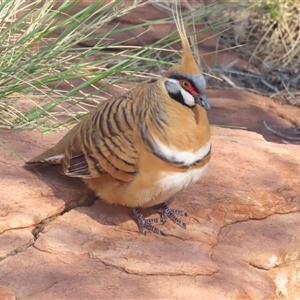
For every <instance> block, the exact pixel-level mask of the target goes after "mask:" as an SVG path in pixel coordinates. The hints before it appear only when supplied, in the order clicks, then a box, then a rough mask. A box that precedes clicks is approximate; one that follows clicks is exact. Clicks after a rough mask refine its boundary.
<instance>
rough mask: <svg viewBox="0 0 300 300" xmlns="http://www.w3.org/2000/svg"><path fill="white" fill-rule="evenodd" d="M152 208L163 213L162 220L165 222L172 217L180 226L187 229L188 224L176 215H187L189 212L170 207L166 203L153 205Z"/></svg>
mask: <svg viewBox="0 0 300 300" xmlns="http://www.w3.org/2000/svg"><path fill="white" fill-rule="evenodd" d="M151 208H152V209H155V210H157V211H158V212H159V213H161V221H162V223H163V224H164V223H165V222H166V221H167V219H168V218H169V219H171V220H172V221H173V222H174V223H175V224H177V225H179V226H180V227H182V228H184V229H186V224H185V223H184V222H182V221H181V220H180V219H179V218H177V217H176V215H180V216H185V217H186V216H187V213H186V212H185V211H184V210H179V209H174V208H170V207H169V206H168V205H167V204H166V203H162V204H158V205H155V206H152V207H151Z"/></svg>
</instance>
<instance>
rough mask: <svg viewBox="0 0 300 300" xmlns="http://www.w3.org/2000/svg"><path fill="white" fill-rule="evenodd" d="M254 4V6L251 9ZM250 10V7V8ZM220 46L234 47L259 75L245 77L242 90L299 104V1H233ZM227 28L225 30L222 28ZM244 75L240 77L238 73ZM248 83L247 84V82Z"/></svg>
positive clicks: (228, 11)
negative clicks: (247, 89) (229, 19)
mask: <svg viewBox="0 0 300 300" xmlns="http://www.w3.org/2000/svg"><path fill="white" fill-rule="evenodd" d="M251 5H252V7H251ZM249 7H250V8H249ZM224 13H227V14H230V15H231V22H229V23H227V24H226V29H227V30H226V31H225V32H223V33H222V34H221V35H220V39H219V41H220V44H222V45H225V46H226V47H233V46H240V47H238V48H235V51H236V52H237V53H238V55H239V56H240V57H242V58H244V59H245V60H246V61H248V62H249V65H252V66H255V67H256V68H257V69H258V70H259V73H260V74H259V76H257V75H258V74H249V76H248V77H249V78H248V80H246V82H245V77H246V79H247V74H245V73H244V74H243V75H244V78H243V79H242V78H241V76H237V78H235V79H237V80H238V78H241V80H243V82H241V87H245V88H251V89H252V90H253V89H254V90H256V91H260V92H261V93H263V94H267V95H268V96H270V97H274V98H277V99H280V100H283V101H287V102H289V103H292V104H296V105H300V92H299V86H300V5H299V2H298V1H297V0H263V1H260V2H258V1H254V0H249V1H248V2H247V3H246V1H240V2H232V3H231V7H230V8H228V9H227V11H226V10H225V11H224ZM223 29H224V28H223ZM238 75H241V74H238ZM247 82H248V83H247Z"/></svg>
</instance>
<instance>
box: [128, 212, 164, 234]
mask: <svg viewBox="0 0 300 300" xmlns="http://www.w3.org/2000/svg"><path fill="white" fill-rule="evenodd" d="M132 212H133V216H134V218H135V219H136V220H137V223H138V226H139V229H140V232H141V233H142V234H144V235H146V233H147V230H146V229H148V230H149V231H152V232H154V233H157V234H160V235H164V236H165V234H164V233H163V232H162V231H161V230H160V229H158V228H157V227H155V226H153V225H152V224H153V223H158V222H163V220H162V218H155V219H145V218H144V216H143V215H142V213H141V212H140V211H139V210H138V209H137V208H133V209H132Z"/></svg>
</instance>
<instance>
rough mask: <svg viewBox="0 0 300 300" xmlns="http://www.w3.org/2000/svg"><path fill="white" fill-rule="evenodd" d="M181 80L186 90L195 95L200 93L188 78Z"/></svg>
mask: <svg viewBox="0 0 300 300" xmlns="http://www.w3.org/2000/svg"><path fill="white" fill-rule="evenodd" d="M179 82H180V85H181V86H182V87H183V88H184V89H185V90H186V91H188V92H189V93H190V94H192V95H193V96H197V95H198V93H197V92H196V91H195V89H194V88H193V86H192V85H191V84H190V83H189V82H188V81H187V80H184V79H180V80H179Z"/></svg>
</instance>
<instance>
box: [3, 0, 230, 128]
mask: <svg viewBox="0 0 300 300" xmlns="http://www.w3.org/2000/svg"><path fill="white" fill-rule="evenodd" d="M56 2H58V4H57V3H56ZM80 2H81V1H78V0H77V1H54V0H49V1H41V0H35V1H30V2H29V1H25V0H4V1H2V2H1V4H0V45H1V54H2V57H1V60H0V127H2V128H14V129H16V128H18V129H20V128H22V129H33V128H37V129H38V130H40V131H42V132H45V131H50V130H53V129H57V128H58V127H60V126H62V125H65V124H70V123H73V122H77V121H78V117H80V116H82V115H84V114H86V113H87V112H88V111H89V110H90V109H91V108H90V106H93V105H96V104H97V103H98V102H100V101H102V100H103V99H104V97H103V92H104V91H105V89H107V88H108V87H110V86H112V85H117V84H120V83H124V82H131V83H132V82H133V81H140V80H141V78H145V77H146V78H147V77H151V76H152V77H153V76H155V75H154V74H150V72H151V71H155V72H156V73H158V74H156V75H160V74H159V72H162V71H163V70H164V69H166V67H167V65H169V64H170V63H172V62H171V61H172V57H173V56H174V55H176V52H175V51H174V50H172V45H173V44H175V43H177V42H178V40H179V39H178V35H177V34H176V33H175V32H173V33H170V34H169V35H167V36H165V37H164V38H163V39H162V40H159V41H157V42H156V43H154V44H151V45H145V46H143V47H128V46H127V47H126V46H123V45H124V43H125V42H126V41H118V42H111V41H112V38H111V36H112V34H114V33H120V32H122V31H126V30H132V29H134V28H137V27H143V28H147V26H151V25H153V24H155V23H160V24H164V23H166V22H172V16H171V14H170V17H169V18H166V19H163V20H156V21H149V22H147V23H143V24H139V25H132V26H128V27H126V28H125V29H124V28H118V26H116V27H115V28H113V29H112V30H107V31H101V32H102V33H101V32H100V33H99V31H98V30H99V29H100V28H103V27H104V26H106V25H107V24H108V23H109V22H110V21H112V20H113V19H115V18H116V17H118V16H121V15H123V14H125V13H127V12H129V11H130V10H131V9H133V8H135V7H137V6H138V5H143V4H145V2H143V3H141V2H140V1H138V0H124V1H121V0H117V1H113V0H112V1H107V0H105V1H104V0H103V1H101V0H99V1H94V2H91V4H89V5H88V6H86V7H85V8H84V9H82V8H81V9H77V10H75V9H76V8H78V5H79V4H80ZM215 9H222V7H221V6H218V7H215V6H206V7H205V8H203V9H202V10H198V12H197V13H196V14H195V13H194V14H191V13H189V16H190V17H189V18H187V19H186V23H187V25H193V24H195V23H197V22H199V20H201V19H202V18H205V17H206V16H207V15H209V14H210V13H212V12H213V11H214V10H215ZM191 15H192V17H191ZM225 21H226V20H220V21H219V22H218V24H215V25H213V26H219V25H220V24H222V23H223V22H225ZM208 29H210V28H208V27H207V28H205V29H201V30H208ZM103 32H104V33H103ZM89 40H97V43H96V45H95V46H93V47H83V46H80V45H82V44H83V43H85V42H87V41H89ZM198 42H199V41H198ZM116 49H118V50H117V51H116ZM168 51H169V52H168ZM162 52H164V55H161V53H162ZM145 71H146V72H145ZM77 79H78V80H79V81H77V84H76V85H75V84H73V83H72V82H74V80H77ZM78 82H79V83H78ZM99 82H101V83H103V84H102V85H100V86H99V85H98V83H99ZM64 83H69V88H68V89H62V88H61V86H62V84H64ZM96 84H97V86H96ZM133 84H135V82H133Z"/></svg>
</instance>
